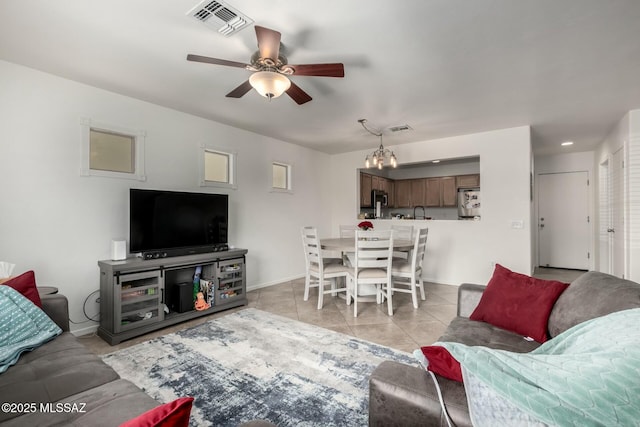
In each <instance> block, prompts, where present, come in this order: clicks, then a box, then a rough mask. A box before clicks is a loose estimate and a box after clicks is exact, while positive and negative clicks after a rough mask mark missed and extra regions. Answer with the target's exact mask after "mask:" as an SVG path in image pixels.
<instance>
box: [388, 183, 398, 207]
mask: <svg viewBox="0 0 640 427" xmlns="http://www.w3.org/2000/svg"><path fill="white" fill-rule="evenodd" d="M395 187H396V183H395V181H394V180H392V179H388V180H387V190H388V191H387V197H388V199H387V204H388V205H389V207H390V208H395V207H396V189H395Z"/></svg>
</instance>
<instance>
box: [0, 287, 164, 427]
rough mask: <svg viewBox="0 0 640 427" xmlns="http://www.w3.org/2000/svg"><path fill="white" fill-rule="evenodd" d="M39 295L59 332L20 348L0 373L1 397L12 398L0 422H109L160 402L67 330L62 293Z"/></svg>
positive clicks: (122, 419) (113, 423) (0, 414)
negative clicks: (32, 347) (37, 344)
mask: <svg viewBox="0 0 640 427" xmlns="http://www.w3.org/2000/svg"><path fill="white" fill-rule="evenodd" d="M41 299H42V306H43V310H44V311H45V313H47V315H49V317H51V319H52V320H53V321H54V322H56V324H57V325H58V326H60V328H61V329H62V330H63V333H62V334H61V335H59V336H57V337H56V338H54V339H53V340H51V341H49V342H48V343H46V344H44V345H42V346H40V347H38V348H36V349H35V350H33V351H30V352H27V353H23V354H22V356H21V357H20V360H19V361H18V363H17V364H16V365H14V366H12V367H10V368H9V369H8V370H7V371H6V372H5V373H3V374H2V375H0V396H1V399H0V400H2V403H4V404H7V403H9V404H11V403H15V405H12V406H7V407H6V408H5V407H4V406H3V409H7V408H8V409H9V411H5V410H3V411H1V412H0V425H1V426H3V427H4V426H105V427H113V426H118V425H120V424H121V423H123V422H125V421H127V420H130V419H132V418H135V417H137V416H138V415H140V414H142V413H143V412H145V411H147V410H149V409H152V408H154V407H156V406H158V405H159V403H158V402H156V401H155V400H154V399H152V398H151V397H150V396H148V395H147V394H145V393H144V392H143V391H142V390H140V389H139V388H138V387H136V386H135V385H134V384H133V383H131V382H129V381H126V380H123V379H121V378H120V377H119V376H118V374H117V373H116V372H115V371H114V370H113V369H111V367H109V366H108V365H107V364H105V363H104V362H102V360H101V359H100V358H99V357H97V356H96V355H94V354H93V353H91V352H90V351H89V350H88V349H87V348H86V347H85V346H84V345H83V344H82V342H81V341H80V340H78V339H77V338H76V337H74V336H73V335H72V334H71V333H70V332H69V315H68V303H67V298H66V297H64V296H63V295H59V294H56V295H44V296H42V297H41ZM56 403H66V404H67V405H66V406H65V405H55V404H56ZM41 404H42V405H44V406H43V407H41ZM48 404H53V405H48ZM74 404H75V405H74ZM43 408H44V411H43V410H42V409H43Z"/></svg>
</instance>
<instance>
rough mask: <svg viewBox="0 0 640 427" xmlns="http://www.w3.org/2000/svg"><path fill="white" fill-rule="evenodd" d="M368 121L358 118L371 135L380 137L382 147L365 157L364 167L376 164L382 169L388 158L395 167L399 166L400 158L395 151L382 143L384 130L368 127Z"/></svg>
mask: <svg viewBox="0 0 640 427" xmlns="http://www.w3.org/2000/svg"><path fill="white" fill-rule="evenodd" d="M366 122H367V119H360V120H358V123H360V124H361V125H362V127H363V128H364V129H365V130H366V131H367V132H369V133H370V134H371V135H375V136H377V137H380V147H378V149H377V150H375V151H374V152H373V153H371V154H370V155H367V157H366V158H365V159H364V167H365V168H369V167H371V166H374V167H377V168H378V169H382V168H383V167H384V161H385V159H386V158H388V159H389V163H390V164H391V166H393V167H394V168H395V167H396V166H398V159H397V158H396V155H395V154H393V151H391V150H389V149H388V148H384V145H382V132H374V131H372V130H371V129H369V128H368V127H367V125H365V123H366Z"/></svg>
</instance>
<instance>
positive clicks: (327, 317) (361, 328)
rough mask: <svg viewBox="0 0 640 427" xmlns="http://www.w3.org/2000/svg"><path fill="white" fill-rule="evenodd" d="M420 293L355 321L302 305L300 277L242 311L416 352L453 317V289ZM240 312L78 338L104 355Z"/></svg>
mask: <svg viewBox="0 0 640 427" xmlns="http://www.w3.org/2000/svg"><path fill="white" fill-rule="evenodd" d="M582 273H583V272H582V271H575V270H558V269H550V268H541V269H538V270H537V271H536V273H535V274H534V276H535V277H538V278H541V279H555V280H561V281H565V282H571V281H572V280H574V279H575V278H576V277H578V276H579V275H580V274H582ZM425 293H426V300H425V301H419V302H420V305H419V308H418V309H414V308H413V304H412V303H411V296H410V295H409V294H404V293H396V294H395V295H394V296H393V306H394V314H393V316H388V315H387V305H386V303H385V304H380V305H377V304H376V303H359V305H358V317H353V305H351V306H348V305H346V302H345V300H344V299H342V298H339V297H331V296H330V295H325V298H324V307H323V308H322V310H318V309H317V304H318V293H317V290H316V289H312V290H311V294H310V296H309V299H308V300H307V301H304V298H303V296H304V279H297V280H293V281H290V282H284V283H281V284H278V285H274V286H270V287H267V288H262V289H258V290H254V291H251V292H248V293H247V297H248V299H249V304H248V307H255V308H257V309H260V310H263V311H267V312H270V313H273V314H277V315H280V316H284V317H289V318H291V319H295V320H299V321H301V322H305V323H310V324H313V325H316V326H320V327H323V328H326V329H331V330H333V331H337V332H341V333H343V334H347V335H352V336H355V337H358V338H362V339H365V340H368V341H372V342H375V343H378V344H382V345H386V346H389V347H392V348H395V349H398V350H402V351H407V352H412V351H413V350H415V349H416V348H419V347H421V346H424V345H429V344H431V343H433V342H435V341H436V340H437V339H438V337H440V336H441V335H442V333H443V332H444V330H445V328H446V325H448V324H449V322H450V321H451V319H453V318H454V317H455V315H456V303H457V300H458V287H457V286H451V285H440V284H435V283H425ZM244 308H245V307H240V308H237V309H232V310H227V311H224V312H222V313H216V314H213V315H211V316H205V317H202V318H199V319H195V320H191V321H188V322H185V323H181V324H179V325H175V326H171V327H168V328H165V329H162V330H160V331H155V332H152V333H149V334H146V335H143V336H140V337H136V338H134V339H131V340H128V341H125V342H123V343H120V344H118V345H116V346H110V345H109V344H107V343H106V342H105V341H103V340H102V339H101V338H99V337H98V336H97V335H95V334H92V335H86V336H84V337H82V338H83V342H84V343H85V344H86V345H87V346H88V347H89V348H90V349H91V350H92V351H93V352H94V353H96V354H106V353H110V352H113V351H116V350H119V349H121V348H125V347H129V346H131V345H134V344H137V343H139V342H142V341H146V340H149V339H151V338H154V337H156V336H160V335H165V334H168V333H171V332H175V331H177V330H180V329H184V328H187V327H189V326H194V325H197V324H200V323H203V322H206V321H208V320H211V319H214V318H217V317H221V316H225V315H227V314H229V313H232V312H234V311H237V310H242V309H244Z"/></svg>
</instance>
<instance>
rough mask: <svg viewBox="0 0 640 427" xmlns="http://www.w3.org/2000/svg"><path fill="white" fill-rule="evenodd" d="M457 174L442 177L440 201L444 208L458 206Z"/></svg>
mask: <svg viewBox="0 0 640 427" xmlns="http://www.w3.org/2000/svg"><path fill="white" fill-rule="evenodd" d="M456 182H457V180H456V177H455V176H443V177H441V178H440V201H441V206H442V207H444V208H455V207H456V206H458V188H457V187H456Z"/></svg>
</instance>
